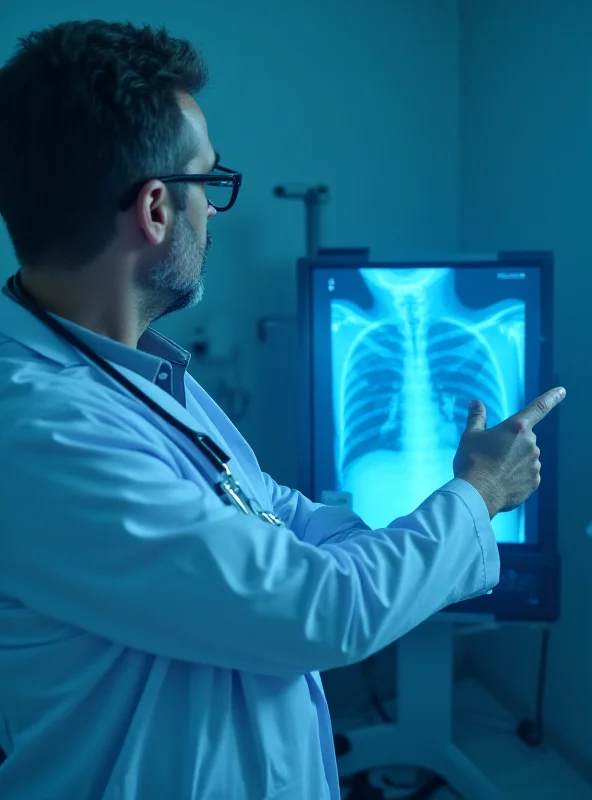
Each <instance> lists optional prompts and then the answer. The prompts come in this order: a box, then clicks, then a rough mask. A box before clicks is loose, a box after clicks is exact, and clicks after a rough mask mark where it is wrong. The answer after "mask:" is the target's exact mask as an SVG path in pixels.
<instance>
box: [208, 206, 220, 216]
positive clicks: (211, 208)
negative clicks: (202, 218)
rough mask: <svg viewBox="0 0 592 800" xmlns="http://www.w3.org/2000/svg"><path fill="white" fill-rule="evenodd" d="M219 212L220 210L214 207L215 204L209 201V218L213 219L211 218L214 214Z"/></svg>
mask: <svg viewBox="0 0 592 800" xmlns="http://www.w3.org/2000/svg"><path fill="white" fill-rule="evenodd" d="M217 213H218V212H217V211H216V209H215V208H214V206H213V205H212V204H211V203H209V204H208V219H211V218H212V217H214V216H215V215H216V214H217Z"/></svg>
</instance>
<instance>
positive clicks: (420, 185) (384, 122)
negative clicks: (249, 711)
mask: <svg viewBox="0 0 592 800" xmlns="http://www.w3.org/2000/svg"><path fill="white" fill-rule="evenodd" d="M82 8H84V17H86V18H92V17H95V16H99V17H103V18H106V19H131V20H132V21H134V22H149V23H163V22H165V23H166V24H167V26H168V27H169V28H170V30H171V31H172V32H173V33H175V34H177V35H182V36H188V37H190V38H191V39H192V40H193V41H194V43H195V44H196V45H198V46H200V47H202V48H203V50H204V52H205V54H206V57H207V60H208V63H209V66H210V72H211V83H210V87H209V89H208V90H207V91H206V92H205V94H204V95H203V100H202V105H203V107H204V110H205V112H206V115H207V117H208V119H209V124H210V132H211V138H212V141H213V142H214V144H215V146H216V148H217V149H218V151H219V152H220V153H221V154H222V155H223V159H224V162H225V163H227V164H228V165H229V166H231V167H233V168H235V169H239V170H241V171H243V172H244V175H245V178H244V186H243V189H242V190H241V197H240V200H239V202H238V204H237V206H236V207H235V208H234V209H233V210H232V212H231V213H229V214H227V215H220V216H219V217H218V218H216V219H215V220H214V221H213V224H212V233H213V236H214V239H215V246H214V247H213V249H212V254H211V257H210V260H209V262H208V287H207V292H206V298H205V300H204V302H203V304H202V306H201V308H199V309H197V310H196V309H193V310H190V311H187V312H182V313H180V314H177V315H175V316H174V317H171V318H170V319H168V320H164V321H163V322H161V323H160V327H161V329H163V330H164V331H165V332H166V333H167V334H168V335H172V336H173V337H175V338H177V339H179V341H180V342H181V343H182V344H184V345H186V346H189V345H190V343H191V341H192V339H193V335H194V328H195V326H196V325H197V324H198V323H200V322H203V321H205V322H206V324H208V323H209V322H210V321H211V320H215V321H216V322H217V324H218V326H219V329H220V326H221V328H222V329H224V328H226V329H228V328H229V327H230V326H232V330H231V331H230V332H228V331H227V332H226V334H225V336H226V338H227V339H228V341H229V343H230V345H231V346H234V345H238V344H240V346H241V352H240V373H241V378H242V381H243V382H244V384H245V386H246V387H247V388H248V390H249V391H250V392H251V394H252V403H251V408H250V411H249V412H248V414H247V416H246V418H245V419H244V420H243V421H242V422H241V423H240V427H241V429H242V430H243V432H244V433H245V434H246V436H247V438H248V439H249V440H250V442H251V443H252V445H253V446H254V448H255V450H256V451H257V453H258V455H259V457H260V460H261V462H262V464H263V466H264V468H266V469H268V470H269V471H271V472H273V474H274V476H275V477H276V478H277V479H278V480H280V481H283V482H288V483H291V484H293V483H294V482H295V480H296V453H295V451H296V442H297V438H296V428H295V424H294V420H295V418H296V402H297V396H296V393H297V364H296V363H295V362H294V358H295V352H296V331H295V327H294V324H293V322H288V323H287V324H285V325H284V326H283V327H282V328H281V329H279V330H278V331H277V332H276V333H275V334H274V335H273V336H272V337H271V339H270V341H269V342H268V343H267V344H262V343H260V342H259V341H258V340H257V338H256V335H255V331H256V321H257V319H258V318H259V317H261V316H266V315H280V316H287V317H293V315H294V313H295V274H294V267H295V260H296V258H298V257H299V256H300V255H302V254H303V252H304V247H305V243H304V217H303V209H302V208H301V207H300V206H299V205H297V204H296V203H293V202H286V201H284V202H281V201H278V200H276V199H275V198H274V197H273V196H272V188H273V187H274V186H275V185H276V184H278V183H297V184H303V185H306V184H314V183H321V182H322V183H327V184H328V185H329V187H330V189H331V192H332V198H333V199H332V201H331V203H330V204H329V205H328V206H327V207H326V209H325V210H324V216H323V227H324V231H323V243H324V244H326V245H330V246H356V245H362V246H363V245H369V246H371V247H372V250H373V253H374V254H375V255H376V256H378V257H392V256H397V255H403V254H405V255H406V254H410V253H414V252H421V253H422V254H423V253H430V252H440V251H445V252H447V253H448V252H451V251H454V250H456V249H457V230H458V193H457V186H458V167H459V152H458V39H457V23H458V19H457V0H422V2H421V3H417V2H414V0H347V1H346V2H344V1H343V0H322V2H319V0H282V2H277V0H252V2H249V3H245V2H243V1H242V0H218V2H215V3H197V2H195V0H173V1H172V2H171V3H168V4H167V5H166V6H164V7H163V5H162V3H157V2H155V1H154V0H152V1H151V0H117V2H114V0H88V1H87V2H86V3H85V4H84V6H81V5H80V3H78V2H72V0H56V1H55V2H52V3H45V2H44V1H43V0H25V2H23V3H21V4H13V6H12V7H11V9H10V13H9V14H7V13H6V12H3V24H2V28H1V30H0V61H2V60H4V59H5V58H6V57H8V56H9V55H10V53H11V51H12V49H13V47H14V43H15V40H16V37H17V36H19V35H23V34H24V33H26V32H27V31H28V30H30V29H31V28H33V27H39V26H43V25H45V24H48V23H51V22H56V21H60V20H63V19H66V18H78V17H80V15H81V9H82ZM1 233H2V236H0V277H2V276H3V275H5V274H6V275H7V274H9V272H10V271H12V269H13V268H14V260H13V257H12V254H11V248H10V246H9V243H8V241H7V239H6V237H5V235H4V231H2V232H1ZM193 369H194V374H196V376H197V377H198V379H200V380H202V381H203V383H204V385H205V386H206V387H207V388H212V389H214V390H215V386H216V383H217V380H218V378H219V377H221V376H222V377H224V374H225V373H224V370H222V371H220V370H218V369H214V368H209V367H206V366H204V365H201V364H199V363H198V362H196V361H194V364H193ZM271 432H272V433H271Z"/></svg>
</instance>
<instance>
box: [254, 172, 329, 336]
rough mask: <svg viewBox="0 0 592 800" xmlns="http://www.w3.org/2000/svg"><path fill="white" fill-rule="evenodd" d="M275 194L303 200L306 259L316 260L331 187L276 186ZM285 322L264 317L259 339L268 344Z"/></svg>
mask: <svg viewBox="0 0 592 800" xmlns="http://www.w3.org/2000/svg"><path fill="white" fill-rule="evenodd" d="M273 194H274V196H275V197H277V198H279V199H280V200H301V201H302V202H303V203H304V213H305V226H306V228H305V235H306V257H307V258H314V257H315V256H317V255H318V253H319V250H320V238H321V206H322V205H323V204H324V203H326V202H327V200H328V197H329V187H328V186H309V187H307V188H305V189H302V188H300V189H299V188H296V187H291V188H288V187H286V186H276V187H275V188H274V190H273ZM285 321H287V320H286V319H284V318H283V317H262V318H261V319H260V320H259V321H258V323H257V338H258V339H259V340H260V341H261V342H266V341H267V339H268V338H269V332H270V329H272V328H276V327H277V326H278V325H279V324H281V323H282V322H285Z"/></svg>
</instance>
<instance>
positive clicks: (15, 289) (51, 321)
mask: <svg viewBox="0 0 592 800" xmlns="http://www.w3.org/2000/svg"><path fill="white" fill-rule="evenodd" d="M6 286H7V288H8V290H9V292H10V295H11V299H15V298H18V299H20V298H22V301H23V302H22V305H23V306H24V307H25V308H27V310H28V311H30V312H31V313H32V314H34V315H35V316H36V317H37V319H39V320H40V321H41V322H43V323H44V324H45V325H46V326H47V327H48V328H50V329H51V330H52V331H53V332H54V333H56V334H57V335H58V336H60V337H61V338H62V339H65V340H66V341H67V342H69V343H70V344H71V345H72V347H75V348H76V349H77V350H79V351H80V352H81V353H83V354H84V355H85V356H86V357H87V358H89V359H90V360H91V361H93V362H94V363H95V364H96V365H97V366H98V367H99V368H100V369H102V370H103V371H104V372H106V373H107V374H108V375H109V376H110V377H111V378H113V380H115V381H117V383H118V384H119V385H120V386H123V387H124V388H125V389H127V390H128V392H130V393H131V394H132V395H133V396H134V397H135V398H136V399H137V400H141V401H142V402H143V403H145V404H146V405H147V406H148V408H150V409H151V410H152V411H154V412H155V413H156V414H158V415H159V417H161V418H162V419H164V420H165V421H166V422H168V423H169V424H170V425H172V426H173V427H174V428H176V429H177V430H178V431H180V432H181V433H182V434H184V435H185V436H186V437H187V438H188V439H189V440H190V441H191V442H192V443H193V444H194V445H195V446H196V447H197V449H198V450H199V451H200V453H201V454H202V455H203V456H205V458H206V459H207V460H208V461H209V463H210V464H211V465H212V466H213V467H214V469H215V470H216V472H217V474H218V476H219V477H218V480H217V481H215V482H214V484H213V487H212V488H213V489H214V491H215V492H216V494H217V495H218V496H219V497H221V498H222V500H223V501H224V502H225V503H226V504H227V505H231V506H234V507H235V508H238V509H239V510H240V511H242V512H243V514H247V515H249V516H255V517H258V518H259V519H262V520H264V521H265V522H269V523H270V524H271V525H281V524H282V521H281V520H280V519H279V517H277V516H276V515H275V514H272V513H271V512H269V511H264V510H263V509H261V508H259V507H258V506H257V505H256V503H255V501H254V500H252V499H251V498H249V497H248V496H247V495H246V494H245V493H244V492H243V490H242V488H241V486H240V484H239V482H238V481H237V480H236V478H235V477H234V475H233V474H232V472H231V471H230V467H229V466H228V462H229V461H230V456H228V455H227V454H226V453H225V452H224V450H222V448H221V447H219V446H218V445H217V444H216V443H215V442H214V441H213V440H212V439H210V437H209V436H207V435H206V434H205V433H198V432H197V431H194V430H192V429H191V428H189V427H188V426H187V425H184V424H183V423H182V422H180V421H179V420H178V419H177V418H176V417H174V416H173V415H172V414H169V412H168V411H167V410H166V409H164V408H162V407H161V406H159V405H158V403H156V402H155V401H154V400H152V398H151V397H148V395H146V394H144V392H143V391H142V390H141V389H138V387H137V386H135V385H134V384H133V383H132V382H131V381H130V380H128V379H127V378H126V377H125V375H122V374H121V373H120V372H118V371H117V370H116V369H115V368H114V367H112V366H111V364H110V363H109V362H108V361H106V360H105V359H104V358H102V357H101V356H99V355H98V354H97V353H95V352H94V350H92V349H91V348H90V347H88V345H86V344H85V342H83V341H82V340H81V339H79V338H78V337H77V336H76V335H75V334H73V333H72V332H71V331H70V330H68V328H66V327H65V326H64V325H62V323H61V322H58V320H56V319H55V318H54V317H52V316H51V315H50V314H48V312H47V311H45V309H43V308H41V306H40V305H39V304H38V303H37V301H36V300H35V298H34V297H32V296H31V295H30V294H29V292H27V290H26V289H25V288H24V286H23V282H22V280H21V277H20V274H19V273H17V274H16V275H12V276H11V277H10V278H9V279H8V281H7V284H6Z"/></svg>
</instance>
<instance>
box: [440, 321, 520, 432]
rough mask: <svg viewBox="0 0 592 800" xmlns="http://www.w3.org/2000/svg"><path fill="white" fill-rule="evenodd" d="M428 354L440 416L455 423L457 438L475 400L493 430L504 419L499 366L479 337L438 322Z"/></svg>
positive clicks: (455, 326)
mask: <svg viewBox="0 0 592 800" xmlns="http://www.w3.org/2000/svg"><path fill="white" fill-rule="evenodd" d="M426 351H427V358H428V363H429V365H430V378H431V381H432V385H433V388H434V393H435V396H436V399H437V403H438V409H439V411H440V415H441V416H442V417H443V418H445V419H446V420H447V421H451V422H454V425H455V432H456V438H460V436H461V435H462V432H463V430H464V429H465V426H466V423H467V407H468V405H469V403H470V401H471V400H474V399H475V398H476V397H478V398H479V399H480V400H482V401H483V402H484V403H485V407H486V408H487V417H488V424H489V425H490V426H491V425H497V423H498V422H501V421H502V419H504V418H505V416H506V413H505V409H504V407H503V402H502V401H503V397H504V387H503V386H501V385H500V380H499V377H500V376H499V370H498V367H497V363H496V361H495V360H494V358H493V356H492V354H491V353H490V352H489V349H488V347H487V344H486V343H485V342H484V341H483V339H482V338H481V337H480V336H479V335H478V334H477V333H475V332H473V331H471V330H470V328H467V327H466V326H463V325H461V324H460V323H458V322H456V321H449V320H443V321H440V322H436V323H435V324H434V325H432V326H431V327H430V328H429V332H428V336H427V347H426Z"/></svg>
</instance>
